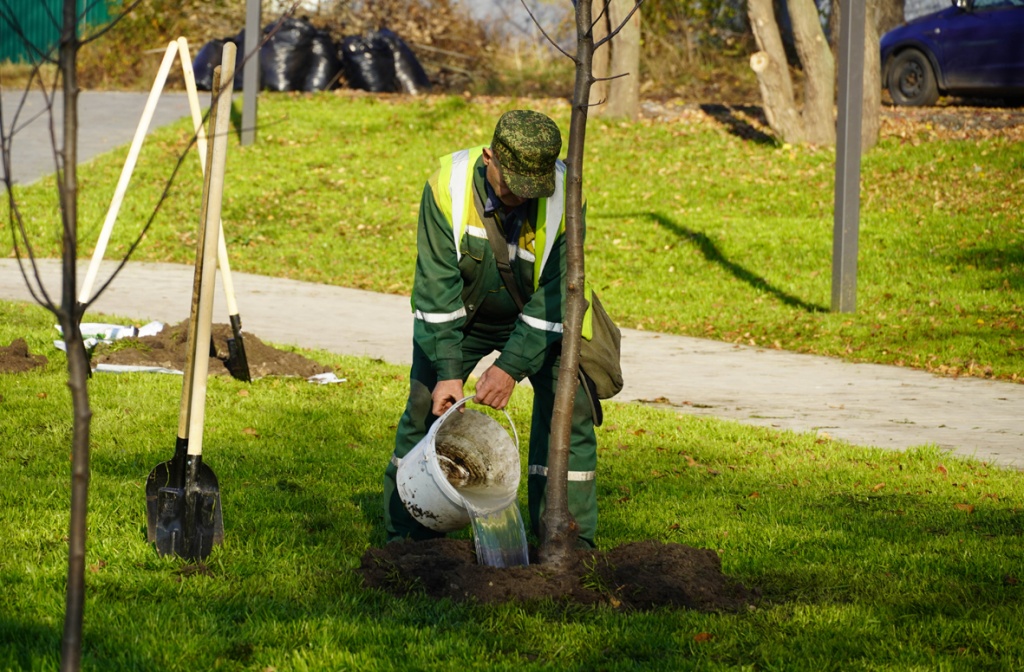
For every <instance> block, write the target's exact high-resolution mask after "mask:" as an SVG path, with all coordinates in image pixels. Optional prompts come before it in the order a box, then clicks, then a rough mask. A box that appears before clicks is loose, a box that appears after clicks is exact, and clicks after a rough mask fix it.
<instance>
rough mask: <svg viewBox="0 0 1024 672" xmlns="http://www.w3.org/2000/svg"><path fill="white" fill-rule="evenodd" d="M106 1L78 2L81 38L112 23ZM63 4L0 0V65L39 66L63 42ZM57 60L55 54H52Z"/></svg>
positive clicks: (53, 0)
mask: <svg viewBox="0 0 1024 672" xmlns="http://www.w3.org/2000/svg"><path fill="white" fill-rule="evenodd" d="M107 4H108V2H107V0H77V11H78V26H79V35H81V32H82V29H83V28H84V27H85V26H86V25H89V26H102V25H103V24H105V23H107V22H108V21H110V10H109V9H108V7H107ZM63 7H64V0H0V62H3V61H11V62H13V63H38V62H39V61H40V60H41V58H42V56H41V55H42V54H49V53H50V51H51V50H55V49H56V47H57V44H58V43H59V42H60V24H61V20H62V16H63V11H64V10H63ZM53 55H54V56H55V53H54V54H53Z"/></svg>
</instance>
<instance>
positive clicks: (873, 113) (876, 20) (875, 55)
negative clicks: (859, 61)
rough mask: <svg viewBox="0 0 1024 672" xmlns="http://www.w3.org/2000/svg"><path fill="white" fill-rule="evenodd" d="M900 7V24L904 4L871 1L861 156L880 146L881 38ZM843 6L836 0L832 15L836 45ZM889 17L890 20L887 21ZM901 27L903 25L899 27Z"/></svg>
mask: <svg viewBox="0 0 1024 672" xmlns="http://www.w3.org/2000/svg"><path fill="white" fill-rule="evenodd" d="M894 6H897V7H898V11H899V13H898V15H899V23H902V22H903V2H902V0H899V1H898V2H897V0H867V6H865V8H864V10H865V14H866V16H865V17H864V97H863V98H862V104H863V110H862V112H861V114H862V120H861V136H860V139H861V142H860V148H861V153H865V152H867V151H868V150H869V149H871V148H872V147H874V146H875V145H877V144H878V136H879V133H880V131H881V125H882V119H881V110H882V88H883V83H882V64H881V58H882V56H881V53H880V52H879V39H880V35H881V34H882V33H884V32H885V31H886V30H889V28H884V29H883V28H882V26H883V25H885V23H886V22H887V21H892V20H893V17H895V16H896V9H894ZM843 11H844V10H843V5H842V2H840V0H833V2H832V14H831V16H830V17H829V24H830V31H831V33H832V35H833V42H834V43H835V44H837V45H838V44H839V30H840V26H841V24H842V16H843ZM886 17H887V18H886ZM896 25H899V24H896Z"/></svg>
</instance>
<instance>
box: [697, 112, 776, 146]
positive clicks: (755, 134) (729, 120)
mask: <svg viewBox="0 0 1024 672" xmlns="http://www.w3.org/2000/svg"><path fill="white" fill-rule="evenodd" d="M700 109H701V110H702V111H703V112H704V114H706V115H708V116H709V117H711V118H712V119H714V120H715V121H717V122H718V123H720V124H721V125H722V126H724V127H725V128H726V129H727V130H728V131H729V133H731V134H732V135H735V136H736V137H737V138H740V139H742V140H750V141H751V142H755V143H757V144H759V145H771V146H773V147H774V146H777V145H778V144H779V142H778V140H776V139H775V137H773V136H771V135H768V134H767V133H765V132H764V131H761V130H760V129H758V128H756V127H755V126H754V125H753V124H751V123H750V122H749V121H747V120H746V119H744V118H743V116H746V117H748V118H752V119H755V120H757V121H758V123H761V124H763V125H765V126H767V125H768V120H767V119H766V118H765V116H764V110H763V109H762V108H760V107H756V106H754V105H721V104H717V103H704V104H702V105H701V106H700ZM740 115H743V116H740Z"/></svg>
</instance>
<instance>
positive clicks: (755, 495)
mask: <svg viewBox="0 0 1024 672" xmlns="http://www.w3.org/2000/svg"><path fill="white" fill-rule="evenodd" d="M760 496H761V493H760V492H757V491H756V490H755V491H754V492H752V493H750V494H749V495H747V497H748V498H750V499H758V498H759V497H760Z"/></svg>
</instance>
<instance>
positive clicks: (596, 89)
mask: <svg viewBox="0 0 1024 672" xmlns="http://www.w3.org/2000/svg"><path fill="white" fill-rule="evenodd" d="M602 1H603V2H608V1H609V0H602ZM611 30H612V25H611V13H610V12H604V13H603V14H601V16H599V17H598V18H597V19H595V20H594V30H593V41H594V42H600V41H601V40H603V39H604V38H606V37H608V33H610V32H611ZM591 62H592V63H593V66H592V67H593V74H594V81H593V82H592V83H591V86H590V105H591V107H593V108H594V109H595V110H596V111H597V112H598V113H600V111H601V109H602V108H601V106H602V105H604V104H605V103H606V102H607V101H608V88H609V82H608V76H609V75H610V74H612V73H613V72H614V70H613V69H612V45H611V44H606V45H605V46H604V48H603V49H595V50H594V54H593V56H592V57H591Z"/></svg>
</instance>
